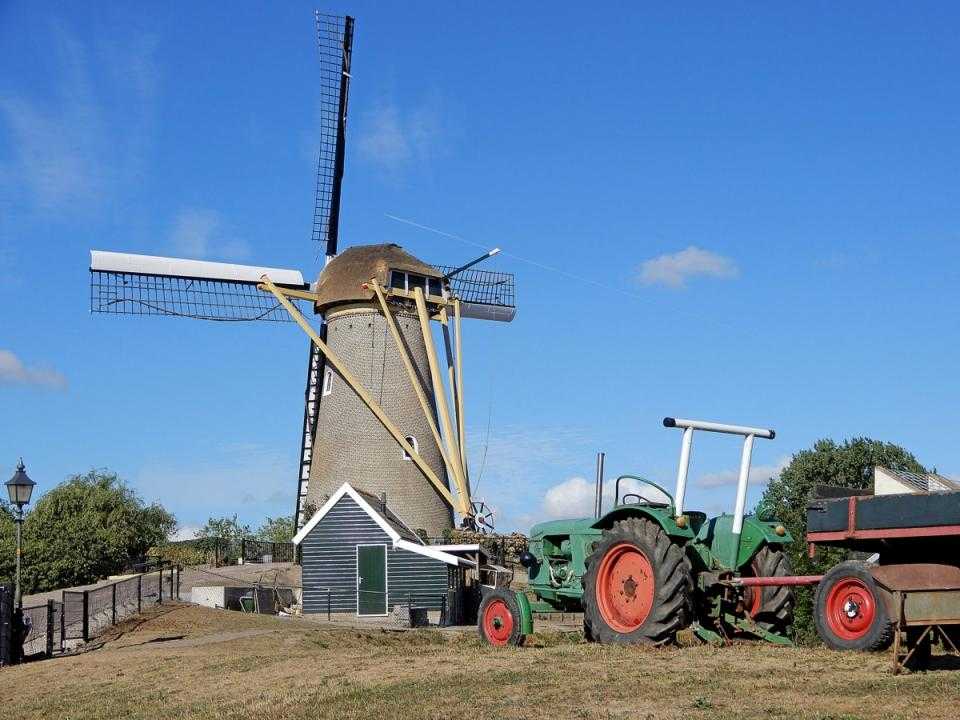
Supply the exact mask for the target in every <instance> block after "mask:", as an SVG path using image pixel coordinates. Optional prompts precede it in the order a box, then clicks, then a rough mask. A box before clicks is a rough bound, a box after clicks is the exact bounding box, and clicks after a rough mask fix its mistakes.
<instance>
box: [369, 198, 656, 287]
mask: <svg viewBox="0 0 960 720" xmlns="http://www.w3.org/2000/svg"><path fill="white" fill-rule="evenodd" d="M384 215H386V216H387V217H388V218H390V219H391V220H395V221H396V222H400V223H404V224H405V225H411V226H412V227H415V228H420V229H421V230H426V231H427V232H432V233H436V234H437V235H442V236H443V237H447V238H450V239H452V240H458V241H460V242H462V243H466V244H467V245H472V246H473V247H478V248H483V249H487V246H486V245H482V244H481V243H478V242H474V241H473V240H467V238H465V237H462V236H460V235H454V234H453V233H448V232H444V231H443V230H438V229H437V228H435V227H430V226H429V225H423V224H421V223H418V222H415V221H413V220H409V219H408V218H402V217H398V216H396V215H391V214H390V213H384ZM503 255H505V256H506V257H510V258H513V259H514V260H519V261H520V262H523V263H527V264H528V265H533V266H534V267H536V268H540V269H541V270H548V271H550V272H555V273H557V274H558V275H563V276H564V277H567V278H570V279H572V280H579V281H580V282H585V283H588V284H590V285H595V286H596V287H599V288H603V289H604V290H610V291H611V292H615V293H619V294H620V295H626V296H627V297H628V298H632V299H634V300H641V299H642V298H641V296H640V295H637V294H635V293H632V292H628V291H626V290H622V289H620V288H618V287H614V286H612V285H607V284H605V283H602V282H599V281H597V280H593V279H592V278H588V277H584V276H582V275H576V274H574V273H571V272H567V271H566V270H561V269H560V268H558V267H553V266H552V265H545V264H543V263H541V262H537V261H536V260H530V259H528V258H524V257H520V256H519V255H515V254H514V253H511V252H507V251H506V250H504V251H503Z"/></svg>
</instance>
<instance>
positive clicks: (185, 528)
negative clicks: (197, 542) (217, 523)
mask: <svg viewBox="0 0 960 720" xmlns="http://www.w3.org/2000/svg"><path fill="white" fill-rule="evenodd" d="M199 534H200V526H199V525H181V526H180V527H178V528H177V529H176V531H175V532H174V533H173V534H172V535H171V536H170V538H169V539H170V540H172V541H173V542H177V541H178V540H193V539H194V538H195V537H197V536H198V535H199Z"/></svg>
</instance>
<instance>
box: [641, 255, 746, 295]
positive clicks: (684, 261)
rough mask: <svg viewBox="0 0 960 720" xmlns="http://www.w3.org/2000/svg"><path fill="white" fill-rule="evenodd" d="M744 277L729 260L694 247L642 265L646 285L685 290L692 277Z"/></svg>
mask: <svg viewBox="0 0 960 720" xmlns="http://www.w3.org/2000/svg"><path fill="white" fill-rule="evenodd" d="M739 274H740V271H739V269H738V268H737V265H736V263H734V261H733V260H731V259H730V258H728V257H724V256H723V255H718V254H717V253H715V252H711V251H709V250H704V249H702V248H698V247H696V246H694V245H691V246H690V247H688V248H686V249H685V250H681V251H680V252H676V253H672V254H665V255H659V256H657V257H655V258H651V259H650V260H646V261H645V262H644V263H643V264H642V265H641V266H640V282H641V283H643V284H644V285H666V286H667V287H672V288H682V287H685V286H686V284H687V281H688V280H690V279H691V278H694V277H698V276H704V277H716V278H733V277H737V275H739Z"/></svg>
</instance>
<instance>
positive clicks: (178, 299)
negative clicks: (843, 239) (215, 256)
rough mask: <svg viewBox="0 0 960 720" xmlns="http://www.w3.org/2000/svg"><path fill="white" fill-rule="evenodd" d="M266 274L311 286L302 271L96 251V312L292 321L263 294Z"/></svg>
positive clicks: (93, 302)
mask: <svg viewBox="0 0 960 720" xmlns="http://www.w3.org/2000/svg"><path fill="white" fill-rule="evenodd" d="M263 275H267V276H268V277H269V278H270V279H271V280H273V282H274V283H276V284H277V285H280V286H282V287H287V288H295V289H302V290H306V289H307V288H308V287H309V286H308V285H307V283H305V282H304V280H303V275H302V274H301V273H300V271H298V270H284V269H281V268H267V267H257V266H252V265H234V264H231V263H217V262H207V261H204V260H184V259H181V258H167V257H158V256H155V255H134V254H131V253H115V252H105V251H102V250H91V251H90V311H91V312H96V313H110V314H114V315H165V316H168V317H187V318H194V319H198V320H218V321H224V322H230V321H232V322H243V321H250V320H267V321H275V322H285V321H290V316H289V315H288V314H287V312H286V310H284V309H283V308H282V307H281V306H280V305H279V304H278V303H277V301H276V298H274V297H273V296H272V295H271V294H269V293H265V292H263V291H261V290H258V289H257V283H259V282H260V278H261V277H262V276H263Z"/></svg>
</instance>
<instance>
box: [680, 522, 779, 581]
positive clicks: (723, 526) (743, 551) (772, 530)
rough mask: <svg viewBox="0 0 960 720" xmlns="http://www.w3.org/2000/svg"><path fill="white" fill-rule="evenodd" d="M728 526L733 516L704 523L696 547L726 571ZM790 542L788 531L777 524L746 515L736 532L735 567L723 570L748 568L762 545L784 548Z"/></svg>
mask: <svg viewBox="0 0 960 720" xmlns="http://www.w3.org/2000/svg"><path fill="white" fill-rule="evenodd" d="M732 525H733V516H731V515H720V516H718V517H715V518H711V519H710V520H708V521H707V522H705V523H704V524H703V525H702V526H701V528H700V532H699V533H697V540H696V542H697V546H698V547H700V548H703V549H705V550H708V552H709V554H710V556H711V557H712V558H714V559H716V560H719V561H720V562H721V564H722V565H723V566H724V567H727V565H728V563H729V558H730V556H731V554H732V552H733V546H732V543H733V541H734V538H733V535H732V532H731V528H732ZM778 530H779V531H780V532H777V531H778ZM780 533H782V534H780ZM792 542H793V536H792V535H791V534H790V531H789V530H787V529H786V528H784V527H783V526H782V525H781V524H780V523H779V522H777V521H775V520H758V519H757V517H756V516H754V515H746V516H744V518H743V529H742V530H741V532H740V544H739V549H738V552H737V561H736V565H735V567H733V568H729V567H728V568H727V569H731V570H735V569H737V568H740V567H743V566H744V565H746V564H748V563H749V562H750V561H751V560H752V559H753V556H754V555H756V554H757V553H758V552H760V549H761V548H762V547H763V546H764V545H788V544H790V543H792ZM705 559H706V558H705ZM709 564H710V562H709V561H708V565H709Z"/></svg>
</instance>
